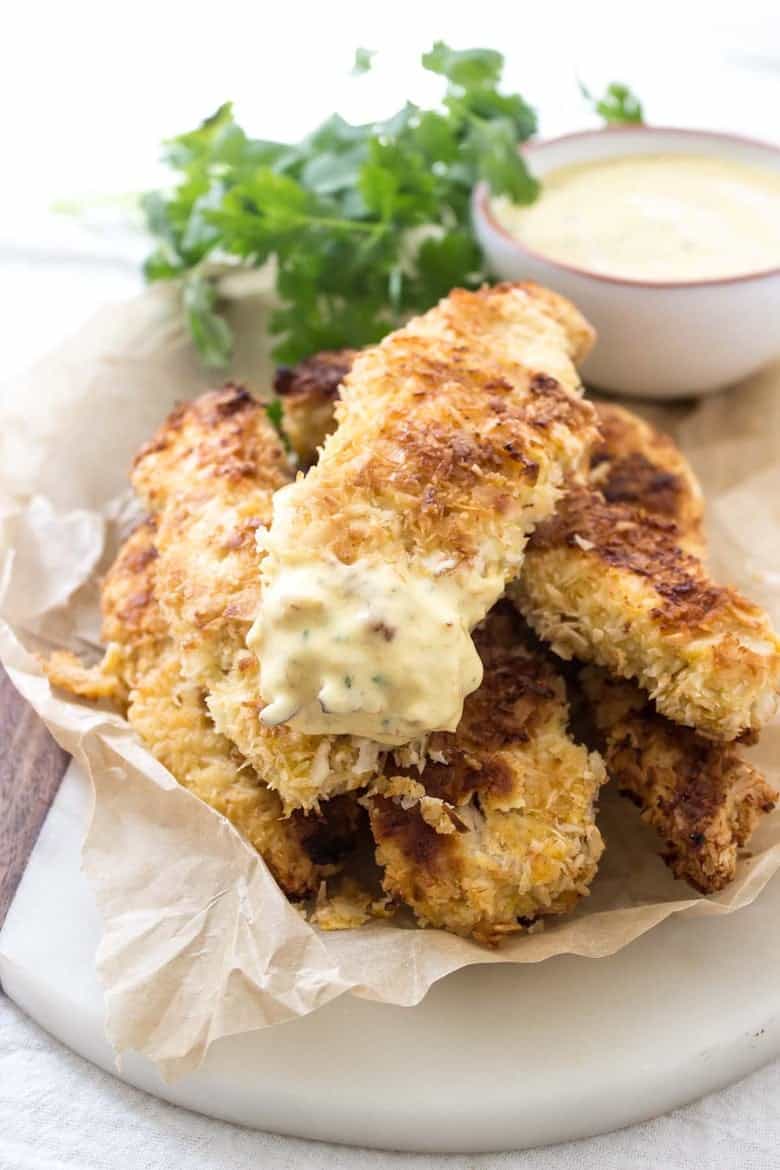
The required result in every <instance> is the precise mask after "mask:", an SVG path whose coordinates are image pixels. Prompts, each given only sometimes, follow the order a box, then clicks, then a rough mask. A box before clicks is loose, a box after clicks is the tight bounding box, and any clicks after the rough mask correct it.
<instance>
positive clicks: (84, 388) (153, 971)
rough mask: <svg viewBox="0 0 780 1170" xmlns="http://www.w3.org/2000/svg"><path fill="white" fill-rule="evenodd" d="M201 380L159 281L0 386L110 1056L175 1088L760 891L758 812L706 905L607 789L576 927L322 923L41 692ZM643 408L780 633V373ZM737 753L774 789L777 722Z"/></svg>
mask: <svg viewBox="0 0 780 1170" xmlns="http://www.w3.org/2000/svg"><path fill="white" fill-rule="evenodd" d="M250 277H251V278H250V279H248V280H243V281H242V279H241V278H240V277H239V278H233V281H232V283H230V282H227V283H226V285H225V289H224V290H223V291H225V293H226V295H227V296H228V297H229V298H230V303H231V313H232V315H233V320H234V324H236V325H237V326H238V335H239V343H240V344H239V351H238V352H239V367H238V371H237V372H238V373H240V374H243V376H244V377H247V376H249V381H250V384H251V385H252V388H253V389H254V390H256V391H257V392H259V393H262V392H264V390H266V389H267V383H268V372H269V366H268V357H267V355H268V344H267V336H266V333H265V330H264V320H265V314H266V311H267V305H268V298H267V293H266V291H265V290H266V286H265V285H264V284H263V281H262V278H261V279H260V281H258V278H257V276H256V275H254V274H250ZM208 380H209V379H208V378H207V377H206V376H204V373H203V371H202V370H200V369H199V367H198V365H197V363H196V361H195V359H194V357H193V355H192V352H191V350H190V348H189V343H188V342H187V339H186V337H185V336H184V335H183V333H182V330H181V325H180V320H179V314H178V304H177V301H176V297H175V294H174V293H173V292H172V291H171V290H169V289H154V290H152V291H150V292H148V293H145V294H143V295H142V296H141V297H138V298H136V299H135V300H134V301H133V302H129V303H128V304H126V305H124V306H119V307H116V306H115V307H113V308H112V309H111V311H110V315H109V316H107V315H106V314H105V313H103V314H98V316H97V317H96V318H95V319H93V321H92V322H91V323H89V324H88V325H87V326H86V327H85V329H84V330H83V331H82V332H81V333H80V334H79V335H77V336H76V337H75V338H73V339H72V340H71V341H70V342H69V343H68V344H67V345H66V346H65V347H63V349H62V351H61V352H59V353H55V354H53V355H51V356H50V357H49V358H47V359H46V360H45V361H44V362H43V363H41V364H40V365H39V366H38V367H37V369H36V370H34V371H32V372H31V374H30V375H29V379H28V383H27V384H26V385H24V386H19V385H18V384H17V385H16V386H15V387H6V388H5V389H4V390H3V391H0V443H1V444H2V449H3V453H4V454H3V455H2V458H0V541H2V544H1V545H0V550H2V551H1V552H0V606H1V608H2V612H3V616H4V617H5V618H6V619H7V621H8V624H5V623H3V624H0V660H2V662H3V664H4V666H5V667H6V669H7V670H8V672H9V674H10V676H11V678H12V680H13V681H14V683H15V684H16V686H17V687H18V689H19V690H20V691H21V693H22V694H23V695H24V696H25V697H26V698H27V699H28V700H29V702H30V703H31V704H32V705H33V706H34V707H35V709H36V710H37V711H38V713H39V714H40V715H41V716H42V717H43V719H44V720H45V721H46V723H47V725H48V726H49V728H50V729H51V731H52V733H53V734H54V736H55V738H56V739H57V740H58V741H59V742H60V743H61V744H62V745H63V747H65V748H66V749H67V750H68V751H70V752H72V753H73V754H74V755H75V756H76V757H77V758H78V759H79V760H80V761H81V763H82V764H83V765H84V767H85V769H86V771H87V773H88V775H89V776H90V778H91V780H92V783H93V785H94V790H95V801H94V812H93V816H92V820H91V823H90V825H89V827H88V830H87V834H86V839H85V842H84V852H83V864H84V868H85V871H86V873H87V875H88V878H89V880H90V882H91V884H92V886H93V888H94V891H95V894H96V897H97V902H98V905H99V908H100V911H101V914H102V917H103V921H104V933H103V938H102V940H101V943H100V947H99V950H98V954H97V966H98V971H99V974H100V977H101V980H102V982H103V985H104V988H105V993H106V1023H107V1030H108V1035H109V1037H110V1039H111V1041H112V1043H113V1044H114V1046H115V1048H116V1049H117V1051H118V1052H122V1051H124V1050H128V1049H136V1050H138V1051H140V1052H142V1053H144V1054H145V1055H146V1056H148V1057H149V1058H150V1059H151V1060H153V1061H155V1062H156V1063H157V1064H158V1065H159V1066H160V1068H161V1070H162V1072H163V1075H164V1076H166V1077H167V1078H173V1077H176V1076H180V1075H183V1074H184V1073H187V1072H189V1071H191V1070H193V1069H194V1068H196V1067H197V1066H198V1065H199V1064H200V1062H201V1061H202V1060H203V1057H204V1055H205V1053H206V1050H207V1049H208V1046H209V1044H211V1043H212V1042H213V1041H214V1040H216V1039H217V1038H218V1037H220V1036H225V1035H231V1034H234V1033H237V1032H244V1031H248V1030H251V1029H254V1028H261V1027H266V1026H268V1025H270V1024H274V1023H278V1022H280V1021H282V1020H285V1019H289V1018H291V1017H293V1016H299V1015H305V1014H306V1013H308V1012H311V1011H314V1010H315V1009H316V1008H318V1007H320V1006H321V1005H322V1004H325V1003H327V1002H328V1001H329V1000H331V999H333V998H334V997H336V996H338V995H341V994H343V993H344V992H351V993H352V994H354V995H358V996H361V997H363V998H366V999H374V1000H379V1001H383V1002H386V1003H393V1004H401V1005H406V1004H414V1003H417V1002H419V1000H420V999H422V998H423V996H424V995H425V994H426V992H427V991H428V989H429V988H430V987H431V985H432V984H433V983H435V982H436V980H438V979H440V978H442V977H443V976H444V975H447V974H448V973H450V972H452V971H454V970H457V969H458V968H459V967H463V966H468V965H470V964H474V963H534V962H539V961H541V960H543V959H546V958H549V957H550V956H553V955H557V954H566V953H568V954H577V955H584V956H590V957H593V958H597V957H600V956H603V955H609V954H612V953H614V952H615V951H617V950H619V949H620V948H621V947H624V946H626V945H627V944H628V943H630V942H631V941H632V940H633V939H635V938H637V937H638V936H639V935H641V934H643V933H644V932H645V931H647V930H650V929H651V928H652V927H653V926H655V925H657V924H658V923H659V922H661V921H663V920H664V919H665V918H667V917H669V915H671V914H677V913H680V912H683V911H684V912H685V913H687V914H723V913H730V912H731V911H733V910H737V909H739V908H740V907H742V906H745V905H747V904H748V903H749V902H751V901H752V900H753V899H754V898H755V897H756V896H757V895H758V894H759V893H760V891H761V890H762V889H763V887H764V886H765V885H766V883H767V882H768V881H769V879H770V878H771V877H772V875H773V874H775V873H776V872H777V870H778V869H780V812H779V813H775V814H773V815H772V816H770V817H768V818H766V819H765V820H764V822H763V824H762V825H761V827H760V829H759V831H758V833H757V834H756V836H755V838H754V840H753V843H752V849H751V855H750V856H749V857H745V858H743V859H742V860H741V861H740V863H739V868H738V874H737V879H736V881H735V882H734V883H733V884H732V885H731V886H730V887H729V888H728V889H727V890H725V891H724V892H723V893H721V894H718V895H715V896H713V897H709V898H704V897H701V896H698V895H696V894H694V892H693V891H692V890H690V889H689V887H688V886H686V885H685V884H683V883H681V882H676V881H674V879H673V878H672V876H671V874H670V873H669V871H668V870H667V868H666V867H665V866H664V864H663V863H662V861H661V860H660V859H659V857H658V856H657V848H658V842H657V839H656V837H655V836H654V834H653V833H652V832H651V831H650V830H649V829H647V828H646V827H645V826H644V825H643V824H642V823H641V822H640V820H639V817H638V814H637V812H636V810H635V809H633V808H632V807H631V806H630V805H629V803H628V802H627V801H624V800H621V799H620V798H618V797H617V796H616V795H615V794H614V793H612V792H610V791H609V789H607V790H606V791H605V792H604V794H603V798H602V809H601V812H600V817H599V822H600V825H601V828H602V831H603V833H604V836H605V838H606V842H607V849H606V853H605V856H604V859H603V861H602V865H601V869H600V872H599V875H598V877H597V879H596V881H595V883H594V886H593V890H592V893H591V896H590V897H589V898H588V899H587V900H586V901H585V902H584V903H583V904H582V905H581V906H580V907H579V908H578V910H577V911H576V912H575V913H574V914H573V915H571V916H570V917H568V918H563V919H560V920H554V919H551V920H549V921H548V922H547V923H546V924H545V929H544V930H541V931H538V932H536V933H532V934H525V935H517V936H515V937H513V938H511V939H509V940H507V941H506V942H505V943H504V944H503V946H502V947H501V948H500V949H499V950H496V951H490V950H487V949H485V948H484V947H482V946H480V945H479V944H477V943H475V942H472V941H470V940H466V939H460V938H456V937H454V936H452V935H448V934H446V933H445V932H443V931H435V930H419V929H414V928H411V929H410V928H406V927H403V926H399V925H397V924H394V923H393V922H390V921H379V922H372V923H370V924H368V925H366V926H364V927H362V928H360V929H358V930H353V931H346V932H335V933H333V932H332V933H323V932H320V931H317V930H316V929H314V928H313V927H312V926H311V925H310V924H309V923H308V922H307V921H306V920H305V919H304V917H303V916H302V915H301V914H300V912H299V911H298V910H297V909H295V908H294V907H293V906H291V905H290V904H289V903H288V902H287V900H286V899H285V897H284V896H283V895H282V894H281V892H280V891H279V889H278V888H277V886H276V885H275V883H274V881H273V880H272V878H271V877H270V874H269V873H268V870H267V869H266V867H265V865H264V863H263V861H262V860H261V858H260V857H258V855H257V854H256V853H255V852H254V851H253V850H252V849H251V848H250V847H249V846H248V845H246V844H245V842H244V841H243V839H242V837H241V836H240V835H239V834H238V833H237V832H236V831H235V830H234V829H233V828H232V826H231V825H230V824H229V823H228V822H227V821H226V820H224V818H222V817H220V816H219V815H218V814H217V813H215V812H213V811H212V810H211V809H210V808H208V807H207V806H205V805H204V804H202V803H201V802H200V801H199V800H197V798H195V797H194V796H193V795H191V794H190V793H189V792H187V791H186V790H185V789H183V788H180V787H179V786H178V785H177V784H176V783H175V781H174V780H173V778H172V777H171V776H170V774H169V773H168V772H167V771H166V770H165V769H164V768H163V767H162V766H161V765H160V764H158V763H157V762H156V761H155V760H154V759H153V758H152V756H150V755H149V753H148V752H147V751H146V750H145V749H144V748H143V747H142V746H141V744H140V743H139V741H138V740H137V739H136V737H135V735H134V733H133V732H132V731H131V730H130V728H129V727H128V725H127V724H126V723H125V722H124V720H122V719H120V718H119V717H117V716H116V715H113V714H110V713H108V712H105V711H101V710H98V709H97V708H95V707H92V706H89V705H86V704H79V703H77V702H75V701H70V700H67V699H65V698H64V697H62V696H61V695H59V694H54V693H52V691H51V689H50V688H49V685H48V683H47V681H46V680H45V678H44V677H43V675H42V673H41V670H40V668H39V666H38V664H37V661H36V659H35V658H34V657H33V656H32V655H31V654H30V653H29V652H28V649H26V648H25V645H37V646H41V645H44V646H48V645H52V644H60V645H62V644H64V645H70V646H72V647H74V648H76V649H78V650H79V651H81V652H82V653H83V652H84V651H85V650H89V649H90V648H92V649H93V651H96V649H97V647H96V645H95V643H96V639H97V628H98V623H97V608H96V607H97V587H96V578H97V576H98V574H99V573H100V571H101V568H103V567H105V565H106V564H107V563H108V561H109V560H110V557H111V556H112V555H113V551H114V549H115V547H116V543H117V541H118V539H119V536H120V534H121V532H122V530H123V528H124V526H125V523H126V517H127V507H126V499H123V498H122V496H121V493H122V492H123V490H124V488H125V486H126V480H125V471H124V469H125V468H126V467H127V466H128V464H129V461H130V458H131V456H132V454H133V452H134V450H135V448H136V447H137V445H138V444H139V442H140V441H141V440H142V439H144V438H145V437H147V435H148V434H149V433H150V432H151V430H152V429H153V428H154V426H156V424H157V423H158V422H159V421H160V420H161V419H162V417H163V416H164V414H165V413H166V412H167V410H168V409H169V407H170V406H171V404H172V402H173V401H174V400H176V399H180V398H184V397H187V396H190V395H192V394H193V393H196V392H197V391H198V390H199V389H201V388H202V387H203V386H204V385H206V384H208ZM33 384H34V385H35V387H36V394H37V395H38V398H39V400H40V402H41V403H42V405H40V407H39V409H38V411H37V413H36V414H35V415H34V416H32V417H31V416H29V414H25V410H24V399H26V398H27V397H28V393H29V390H28V387H29V386H32V385H33ZM106 395H107V396H108V399H106V398H105V397H104V396H106ZM19 403H21V405H19ZM632 405H636V404H632ZM641 409H642V407H641V406H640V410H641ZM645 413H648V414H650V415H651V416H652V418H653V419H654V421H656V422H657V423H659V424H660V425H662V426H664V427H665V428H666V429H667V430H670V431H672V432H673V433H675V434H676V435H677V437H678V439H679V440H680V442H681V443H682V445H683V447H684V449H685V450H686V452H687V454H688V455H689V457H690V458H691V460H692V462H693V464H694V466H695V468H696V470H697V472H698V473H699V475H700V477H701V479H702V481H703V483H704V487H705V491H706V493H707V497H708V502H709V508H708V510H709V516H708V519H709V530H710V536H711V541H712V545H713V550H712V551H713V556H712V560H713V563H714V565H715V566H716V569H717V574H718V576H719V577H720V579H722V580H729V581H733V582H734V583H736V584H738V585H739V586H740V587H741V588H743V589H745V590H746V591H747V592H749V593H750V595H751V596H753V597H755V598H756V599H757V600H759V601H761V602H762V603H763V604H764V605H766V606H767V608H768V609H769V611H770V612H771V613H772V615H773V617H774V620H775V622H776V623H778V622H780V369H775V370H773V371H768V372H765V373H763V374H761V375H759V376H757V377H755V378H754V379H752V380H751V381H750V382H749V383H747V384H745V385H743V386H740V387H737V388H735V389H733V390H731V391H729V392H728V393H726V394H721V395H718V396H716V397H713V398H710V399H705V400H703V401H702V402H700V403H698V404H695V403H690V402H689V403H683V404H672V405H670V406H667V407H658V406H655V407H652V408H649V409H647V410H646V411H645ZM23 414H25V422H24V426H23V427H22V428H19V426H18V424H19V420H20V418H21V417H22V415H23ZM0 454H2V453H0ZM3 461H5V463H4V462H3ZM118 493H120V496H119V498H114V497H116V496H117V494H118ZM12 625H13V627H14V628H12ZM748 754H749V756H750V758H751V759H752V760H753V762H755V763H756V765H757V766H758V767H760V768H761V769H762V770H763V771H764V773H765V775H766V776H767V778H768V779H769V780H770V782H772V783H774V784H775V785H776V786H777V787H779V788H780V723H775V724H774V725H773V726H772V727H770V728H768V729H767V730H766V731H765V733H764V735H763V736H762V742H761V744H760V746H759V747H757V748H755V749H752V750H751V752H750V753H748Z"/></svg>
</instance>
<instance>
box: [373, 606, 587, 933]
mask: <svg viewBox="0 0 780 1170" xmlns="http://www.w3.org/2000/svg"><path fill="white" fill-rule="evenodd" d="M475 637H476V643H477V646H478V648H479V653H480V655H481V658H482V662H483V665H484V678H483V682H482V686H481V687H480V688H479V690H478V691H476V692H474V693H473V694H472V695H470V696H469V697H468V698H467V699H466V702H465V706H464V709H463V718H462V720H461V723H460V726H459V727H458V730H457V732H455V733H454V734H453V733H446V732H437V733H436V734H435V735H433V736H432V737H431V741H430V745H429V757H430V758H429V761H428V763H426V765H425V767H424V769H423V771H422V772H421V773H412V774H411V775H405V776H399V775H394V774H392V770H391V769H388V774H387V775H386V776H385V777H384V778H383V780H382V781H381V782H379V784H378V785H377V786H376V788H375V790H374V791H373V792H372V794H371V795H369V796H368V797H367V799H366V803H367V805H368V808H369V814H370V819H371V829H372V831H373V834H374V839H375V841H376V858H377V861H378V863H379V864H380V866H382V868H383V871H384V879H383V884H384V888H385V890H386V892H387V893H388V894H389V895H391V896H392V897H393V898H395V899H398V900H400V901H402V902H404V903H406V904H407V905H408V906H410V907H411V908H412V910H413V911H414V914H415V916H416V917H417V919H418V921H419V922H420V923H421V924H422V925H426V926H437V927H443V928H444V929H446V930H450V931H453V932H454V933H455V934H461V935H473V936H474V937H475V938H477V939H478V940H480V941H482V942H486V943H491V944H493V943H497V942H498V941H500V939H501V938H502V937H503V936H504V935H506V934H508V933H511V932H513V931H517V930H520V929H522V927H523V926H527V925H529V924H530V923H531V922H532V921H534V920H536V919H537V918H539V917H541V916H542V915H550V914H562V913H565V912H567V911H569V910H571V909H572V908H573V907H574V905H575V904H576V903H577V902H578V901H579V900H580V898H582V897H583V896H584V895H585V894H587V892H588V888H589V885H590V883H591V881H592V879H593V877H594V875H595V873H596V867H597V864H598V860H599V857H600V856H601V853H602V849H603V843H602V839H601V834H600V833H599V830H598V828H597V826H596V823H595V805H596V798H597V795H598V790H599V786H600V785H601V783H602V782H603V780H604V778H605V773H604V766H603V763H602V761H601V759H600V757H599V756H598V754H597V753H590V754H589V753H588V752H587V750H586V749H585V748H584V747H582V746H580V745H578V744H576V743H575V742H574V741H573V740H572V738H571V737H570V736H569V733H568V731H567V719H568V707H567V703H566V692H565V686H564V683H563V680H562V678H561V677H560V675H559V674H558V672H557V670H556V668H555V666H554V664H553V662H552V661H551V659H550V658H549V657H548V656H547V655H546V654H545V653H544V652H543V651H540V650H539V649H537V648H532V647H531V646H530V645H529V644H528V643H527V642H526V641H525V640H524V638H523V635H522V633H521V631H520V629H519V623H518V622H517V619H516V617H514V616H513V615H512V613H511V609H509V608H508V607H506V608H505V607H502V606H499V607H497V608H496V609H495V610H494V611H493V612H492V613H491V615H490V616H489V617H488V619H487V621H486V622H485V624H484V625H483V627H482V628H480V629H479V630H478V631H477V633H476V635H475Z"/></svg>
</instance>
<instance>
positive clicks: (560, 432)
mask: <svg viewBox="0 0 780 1170" xmlns="http://www.w3.org/2000/svg"><path fill="white" fill-rule="evenodd" d="M591 338H592V334H591V330H590V329H589V327H588V326H587V324H586V323H585V321H584V320H583V319H582V318H581V317H580V315H579V314H578V313H577V312H576V310H575V309H574V308H573V306H571V305H570V304H569V303H568V302H566V301H564V300H563V299H562V298H560V297H557V296H556V295H555V294H552V293H549V292H547V291H545V290H542V289H540V288H537V287H536V286H533V285H498V286H495V287H493V288H484V289H482V290H480V291H479V292H476V293H470V292H465V291H463V290H457V289H456V290H455V291H454V292H452V293H451V294H450V296H449V297H447V298H446V299H445V300H443V301H442V302H441V303H440V304H439V306H438V307H436V308H435V309H432V310H431V311H430V312H428V313H426V314H425V315H424V316H422V317H420V318H417V319H416V320H415V321H412V322H410V323H409V325H407V326H406V327H405V328H404V329H401V330H399V331H398V332H397V333H394V334H391V335H390V336H389V337H388V338H386V339H385V340H384V341H383V342H382V343H381V344H380V345H378V346H376V347H374V348H372V349H369V350H365V351H363V352H362V353H361V354H359V356H358V357H357V359H356V361H355V363H354V364H353V366H352V368H351V370H350V373H349V374H348V375H347V377H346V379H345V381H344V383H343V386H342V388H341V400H340V402H339V405H338V407H337V420H338V427H337V429H336V431H335V432H334V433H333V434H331V435H330V437H329V438H328V439H327V440H326V442H325V445H324V448H323V450H322V454H321V457H320V459H319V461H318V463H317V465H316V467H314V468H313V469H312V470H311V471H310V472H309V474H308V475H307V476H306V477H305V478H299V480H298V481H297V482H296V483H295V484H293V485H291V486H290V487H288V488H285V489H283V490H282V491H280V492H278V493H277V495H276V497H275V500H274V519H273V523H272V526H271V529H270V532H269V534H268V537H267V540H266V542H265V548H266V550H267V555H266V557H265V559H264V561H263V568H262V573H263V598H262V607H261V611H260V616H259V618H258V622H257V625H256V627H255V629H254V630H253V633H252V635H251V638H250V644H251V645H252V646H253V647H254V649H255V650H256V651H257V654H258V657H259V659H260V663H261V676H260V677H261V690H262V692H263V695H264V697H265V698H266V699H267V701H268V704H269V705H268V707H267V708H266V709H265V710H264V712H263V718H264V719H265V720H266V721H267V722H269V723H285V722H288V721H289V722H291V723H292V725H293V726H296V727H298V728H300V729H301V730H303V731H308V732H328V731H340V732H353V733H355V734H360V735H365V736H369V737H370V738H372V739H373V740H376V741H378V742H381V743H385V744H396V745H397V744H400V743H404V742H406V741H408V740H410V739H413V738H414V737H415V736H417V735H419V734H421V733H424V732H427V731H430V730H435V729H447V730H454V729H455V727H456V726H457V723H458V720H459V718H460V713H461V710H462V703H463V698H464V696H465V695H466V694H468V693H469V692H471V691H473V690H474V689H476V687H477V686H478V685H479V681H480V677H481V665H480V661H479V657H478V655H477V654H476V651H475V649H474V646H473V643H472V641H471V638H470V634H469V631H470V630H471V629H472V628H473V626H474V625H475V624H476V623H477V622H478V621H479V620H481V618H482V617H484V615H485V614H486V612H487V611H488V609H489V608H490V606H491V605H492V604H493V603H494V602H495V601H496V600H497V599H498V597H500V595H501V594H502V592H503V590H504V586H505V583H506V581H507V579H509V578H511V577H512V576H514V575H515V574H516V573H517V571H518V570H519V567H520V564H521V561H522V557H523V550H524V548H525V544H526V541H527V538H528V535H529V533H530V532H531V531H532V529H533V527H534V525H535V524H537V523H538V522H539V521H540V520H542V519H544V517H546V516H549V515H550V513H551V512H552V510H553V508H554V507H555V504H556V502H557V500H558V498H559V496H560V494H561V490H562V485H563V480H564V476H565V475H566V474H567V473H571V472H572V471H573V470H574V469H575V468H577V467H578V466H579V464H580V463H581V461H582V458H583V456H584V454H585V452H586V450H587V448H588V446H589V444H590V442H591V441H592V439H593V437H594V434H595V428H594V419H593V410H592V408H591V407H590V406H589V405H588V404H586V403H584V402H583V401H581V398H580V393H581V387H580V383H579V379H578V377H577V374H576V371H575V368H574V364H573V363H574V362H575V361H577V360H579V359H580V358H582V357H583V356H584V354H585V353H586V352H587V349H588V347H589V345H590V342H591ZM380 658H381V665H382V669H381V670H377V669H376V665H377V663H378V662H379V660H380Z"/></svg>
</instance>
